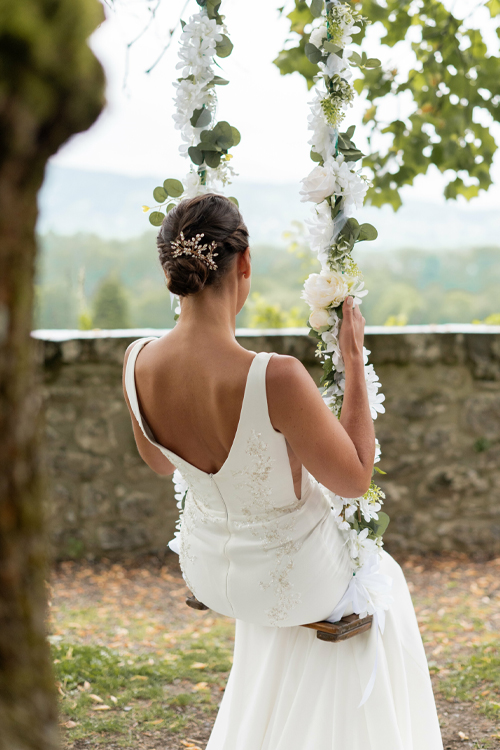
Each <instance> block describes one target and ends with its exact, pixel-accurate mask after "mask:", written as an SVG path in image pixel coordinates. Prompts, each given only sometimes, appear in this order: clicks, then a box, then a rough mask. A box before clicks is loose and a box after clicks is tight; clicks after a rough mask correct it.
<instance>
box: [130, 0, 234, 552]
mask: <svg viewBox="0 0 500 750" xmlns="http://www.w3.org/2000/svg"><path fill="white" fill-rule="evenodd" d="M196 2H197V3H198V5H199V6H200V11H199V13H195V14H193V15H192V16H191V17H190V19H189V21H188V23H185V22H184V21H182V20H181V26H182V33H181V35H180V40H179V52H178V57H179V61H178V62H177V65H176V69H177V70H180V71H181V74H182V77H181V78H178V79H177V80H176V81H174V83H173V86H174V88H175V97H174V103H175V112H174V115H173V120H174V123H175V128H176V129H177V130H180V131H181V139H182V143H181V145H180V146H179V152H180V154H181V155H182V156H184V157H186V158H189V159H190V161H191V166H190V169H189V172H188V173H187V175H186V177H185V178H184V181H183V182H181V181H180V180H177V179H173V178H168V179H166V180H165V181H164V183H163V185H162V186H159V187H156V188H155V189H154V190H153V198H154V200H155V201H156V202H157V204H158V205H156V206H154V207H153V208H151V207H150V206H143V207H142V210H143V211H144V213H147V212H148V211H151V213H150V214H149V221H150V223H151V224H152V225H153V226H155V227H159V226H161V224H162V222H163V219H164V218H165V214H166V213H168V212H169V211H171V210H172V208H174V206H176V205H177V204H178V203H179V202H180V201H181V200H183V198H194V197H195V196H197V195H202V194H204V193H207V192H215V193H220V192H221V190H220V188H221V187H225V186H226V185H229V184H231V181H232V178H233V177H234V176H236V172H235V171H234V170H233V168H232V166H231V164H230V161H231V159H232V154H229V153H228V151H229V149H230V148H233V147H234V146H237V145H238V144H239V142H240V140H241V135H240V133H239V131H238V130H237V128H235V127H233V126H232V125H230V124H229V123H228V122H226V121H225V120H222V121H220V122H216V108H217V93H216V88H215V87H216V86H226V85H227V84H228V83H229V81H228V80H226V79H225V78H222V77H221V76H219V75H217V74H216V73H215V66H217V67H220V66H219V65H218V63H217V61H216V60H215V58H216V57H219V58H225V57H228V56H229V55H230V54H231V52H232V51H233V44H232V42H231V40H230V38H229V35H228V30H227V27H226V25H225V23H224V16H222V15H221V14H220V13H219V10H220V6H221V0H196ZM229 200H231V201H233V202H234V203H236V205H238V201H237V199H236V198H234V197H229ZM171 296H172V301H173V300H174V299H175V295H171ZM179 313H180V307H177V308H176V310H175V319H177V318H178V317H179ZM173 483H174V490H175V499H176V502H177V507H178V509H179V517H178V519H177V521H176V524H175V528H176V531H175V533H174V539H173V540H171V542H169V546H170V548H171V549H172V550H173V551H174V552H177V554H178V553H179V542H178V537H179V534H180V529H181V524H182V515H183V513H184V506H185V502H186V494H187V491H188V485H187V483H186V481H185V479H184V478H183V477H182V474H181V472H180V471H179V470H178V469H176V470H175V471H174V475H173Z"/></svg>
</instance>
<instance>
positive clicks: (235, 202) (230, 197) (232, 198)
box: [228, 195, 240, 208]
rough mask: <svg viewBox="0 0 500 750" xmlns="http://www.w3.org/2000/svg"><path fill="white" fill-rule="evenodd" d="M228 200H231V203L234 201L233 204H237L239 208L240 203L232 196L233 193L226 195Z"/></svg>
mask: <svg viewBox="0 0 500 750" xmlns="http://www.w3.org/2000/svg"><path fill="white" fill-rule="evenodd" d="M228 200H229V201H231V203H234V205H235V206H238V208H239V206H240V204H239V203H238V199H237V198H235V197H234V195H230V196H229V197H228Z"/></svg>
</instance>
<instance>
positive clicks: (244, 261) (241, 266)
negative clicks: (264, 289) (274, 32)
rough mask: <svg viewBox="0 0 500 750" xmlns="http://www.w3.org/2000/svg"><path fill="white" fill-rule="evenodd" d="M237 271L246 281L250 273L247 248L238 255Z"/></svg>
mask: <svg viewBox="0 0 500 750" xmlns="http://www.w3.org/2000/svg"><path fill="white" fill-rule="evenodd" d="M238 271H239V273H241V274H242V275H243V276H244V277H245V279H248V278H249V277H250V274H251V273H252V263H251V260H250V248H249V247H247V249H246V250H245V251H244V252H243V253H239V255H238Z"/></svg>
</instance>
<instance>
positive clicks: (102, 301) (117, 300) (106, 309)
mask: <svg viewBox="0 0 500 750" xmlns="http://www.w3.org/2000/svg"><path fill="white" fill-rule="evenodd" d="M93 308H94V315H93V319H94V325H95V326H96V327H97V328H105V329H106V328H129V327H130V321H129V309H128V299H127V294H126V291H125V289H124V286H123V284H122V282H121V281H120V280H119V279H118V278H116V277H115V276H114V275H111V276H108V277H106V278H104V279H103V280H102V281H101V283H100V284H99V286H98V287H97V290H96V293H95V296H94V299H93Z"/></svg>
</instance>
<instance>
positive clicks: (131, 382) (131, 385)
mask: <svg viewBox="0 0 500 750" xmlns="http://www.w3.org/2000/svg"><path fill="white" fill-rule="evenodd" d="M157 338H158V337H157V336H147V337H145V338H142V339H138V340H137V341H135V342H134V345H133V347H132V349H131V350H130V354H129V355H128V359H127V366H126V368H125V390H126V391H127V396H128V400H129V402H130V407H131V409H132V413H133V415H134V417H135V418H136V420H137V422H138V423H139V427H140V428H141V430H142V432H143V433H144V436H145V437H146V438H147V439H148V440H149V441H150V442H152V443H154V444H155V445H157V443H156V440H155V438H154V435H153V433H152V432H151V430H150V428H149V425H148V424H147V423H146V420H145V419H143V416H142V414H141V410H140V409H139V400H138V398H137V389H136V387H135V361H136V359H137V356H138V354H139V352H140V351H141V349H142V347H143V346H144V344H146V343H147V342H148V341H153V340H154V339H157Z"/></svg>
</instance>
